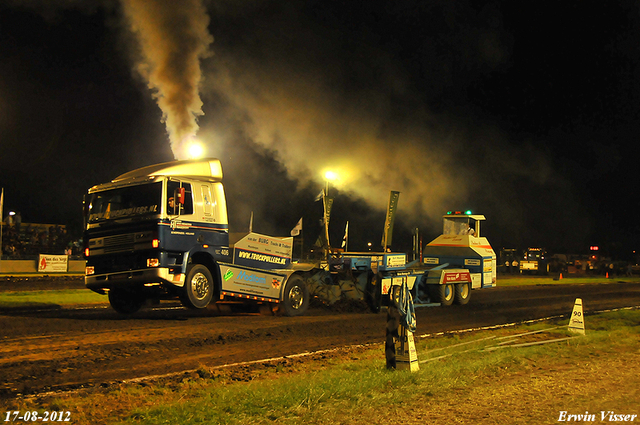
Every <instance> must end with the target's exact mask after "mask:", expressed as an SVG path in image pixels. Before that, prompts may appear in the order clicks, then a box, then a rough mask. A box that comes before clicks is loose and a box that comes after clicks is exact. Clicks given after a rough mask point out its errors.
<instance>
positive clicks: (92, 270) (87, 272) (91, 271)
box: [84, 266, 96, 276]
mask: <svg viewBox="0 0 640 425" xmlns="http://www.w3.org/2000/svg"><path fill="white" fill-rule="evenodd" d="M95 272H96V269H95V268H94V267H93V266H87V267H85V268H84V274H85V275H87V276H91V275H92V274H94V273H95Z"/></svg>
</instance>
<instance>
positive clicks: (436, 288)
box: [429, 283, 455, 306]
mask: <svg viewBox="0 0 640 425" xmlns="http://www.w3.org/2000/svg"><path fill="white" fill-rule="evenodd" d="M430 286H431V290H430V291H429V292H430V294H431V299H432V300H433V302H436V303H440V304H442V306H449V305H451V304H453V296H454V294H455V289H454V287H453V284H451V283H448V284H445V285H430Z"/></svg>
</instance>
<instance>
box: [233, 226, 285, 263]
mask: <svg viewBox="0 0 640 425" xmlns="http://www.w3.org/2000/svg"><path fill="white" fill-rule="evenodd" d="M292 250H293V238H278V237H275V236H266V235H261V234H259V233H249V234H248V235H247V236H245V237H244V238H242V239H240V240H239V241H238V242H236V244H235V247H234V256H233V263H234V264H237V265H241V266H247V267H254V268H257V269H266V270H269V269H285V268H287V267H289V266H290V265H291V253H292Z"/></svg>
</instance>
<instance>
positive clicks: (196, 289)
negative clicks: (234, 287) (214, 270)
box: [180, 264, 213, 309]
mask: <svg viewBox="0 0 640 425" xmlns="http://www.w3.org/2000/svg"><path fill="white" fill-rule="evenodd" d="M212 297H213V278H212V277H211V272H210V271H209V269H208V268H206V267H205V266H203V265H202V264H196V265H194V266H191V267H190V268H189V271H188V272H187V280H186V281H185V282H184V288H182V293H181V296H180V301H181V302H182V305H184V306H185V307H187V308H192V309H200V308H206V307H207V306H208V305H209V303H210V302H211V298H212Z"/></svg>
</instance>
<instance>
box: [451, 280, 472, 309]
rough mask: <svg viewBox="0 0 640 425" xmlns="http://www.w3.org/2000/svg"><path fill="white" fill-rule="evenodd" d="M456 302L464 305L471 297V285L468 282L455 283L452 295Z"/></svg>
mask: <svg viewBox="0 0 640 425" xmlns="http://www.w3.org/2000/svg"><path fill="white" fill-rule="evenodd" d="M454 297H455V298H454V300H453V301H454V302H455V303H456V304H460V305H465V304H466V303H468V302H469V298H471V285H470V284H469V283H456V292H455V296H454Z"/></svg>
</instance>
